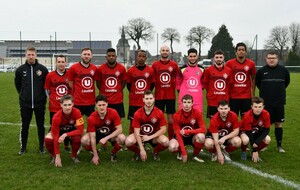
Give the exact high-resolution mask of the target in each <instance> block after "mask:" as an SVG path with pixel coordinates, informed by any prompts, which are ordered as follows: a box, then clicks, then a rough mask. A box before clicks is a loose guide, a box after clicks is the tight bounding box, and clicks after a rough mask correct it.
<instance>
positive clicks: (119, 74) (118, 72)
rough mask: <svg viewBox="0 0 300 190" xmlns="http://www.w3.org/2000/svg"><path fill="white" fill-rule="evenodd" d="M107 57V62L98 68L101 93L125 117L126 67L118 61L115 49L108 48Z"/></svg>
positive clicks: (111, 106) (98, 82)
mask: <svg viewBox="0 0 300 190" xmlns="http://www.w3.org/2000/svg"><path fill="white" fill-rule="evenodd" d="M105 57H106V60H107V62H106V63H105V64H102V65H100V67H99V68H98V69H97V77H99V80H97V87H98V89H99V94H102V95H105V96H106V97H107V101H108V107H109V108H114V109H115V110H117V112H118V114H119V116H120V117H125V112H124V104H123V88H124V87H125V84H126V69H125V67H124V66H123V65H122V64H120V63H117V62H116V60H117V55H116V50H115V49H113V48H109V49H107V51H106V56H105Z"/></svg>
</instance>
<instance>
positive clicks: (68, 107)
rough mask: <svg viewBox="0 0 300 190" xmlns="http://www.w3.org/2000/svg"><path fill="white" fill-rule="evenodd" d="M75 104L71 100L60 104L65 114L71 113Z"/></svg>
mask: <svg viewBox="0 0 300 190" xmlns="http://www.w3.org/2000/svg"><path fill="white" fill-rule="evenodd" d="M73 105H74V103H73V102H72V101H71V100H65V101H63V103H61V104H60V106H61V108H62V110H63V112H64V113H65V114H70V113H71V111H72V107H73Z"/></svg>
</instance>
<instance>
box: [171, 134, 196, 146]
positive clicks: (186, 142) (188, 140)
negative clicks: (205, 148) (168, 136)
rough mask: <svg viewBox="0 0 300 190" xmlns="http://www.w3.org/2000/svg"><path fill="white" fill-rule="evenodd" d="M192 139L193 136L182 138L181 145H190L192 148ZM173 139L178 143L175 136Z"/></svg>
mask: <svg viewBox="0 0 300 190" xmlns="http://www.w3.org/2000/svg"><path fill="white" fill-rule="evenodd" d="M193 137H194V135H190V136H188V137H184V136H182V140H183V144H184V145H192V146H194V144H193ZM173 139H176V140H177V141H178V139H177V137H176V135H174V136H173Z"/></svg>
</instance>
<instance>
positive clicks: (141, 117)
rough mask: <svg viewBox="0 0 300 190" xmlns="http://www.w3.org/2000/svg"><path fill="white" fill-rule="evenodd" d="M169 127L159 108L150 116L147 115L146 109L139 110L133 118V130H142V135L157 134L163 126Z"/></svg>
mask: <svg viewBox="0 0 300 190" xmlns="http://www.w3.org/2000/svg"><path fill="white" fill-rule="evenodd" d="M166 125H167V120H166V118H165V116H164V113H163V112H162V111H161V110H160V109H158V108H157V107H155V106H154V107H153V110H152V111H151V113H150V114H149V115H147V114H146V112H145V109H144V107H141V108H140V109H138V110H137V111H136V112H135V113H134V116H133V121H132V126H133V128H140V129H141V130H140V134H141V135H152V134H155V133H156V132H157V131H158V130H160V128H161V127H162V126H166Z"/></svg>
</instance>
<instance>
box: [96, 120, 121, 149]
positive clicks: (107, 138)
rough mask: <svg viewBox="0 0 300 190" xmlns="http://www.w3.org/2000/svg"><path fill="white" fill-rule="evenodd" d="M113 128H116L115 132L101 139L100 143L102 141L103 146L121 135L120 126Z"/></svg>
mask: <svg viewBox="0 0 300 190" xmlns="http://www.w3.org/2000/svg"><path fill="white" fill-rule="evenodd" d="M115 128H116V130H115V131H114V132H112V133H111V134H110V135H107V136H106V137H104V138H103V139H101V141H102V140H104V141H105V142H104V143H103V144H105V143H106V142H107V141H108V140H109V139H111V138H114V137H116V136H118V135H119V134H121V133H122V124H119V125H117V126H116V127H115Z"/></svg>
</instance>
